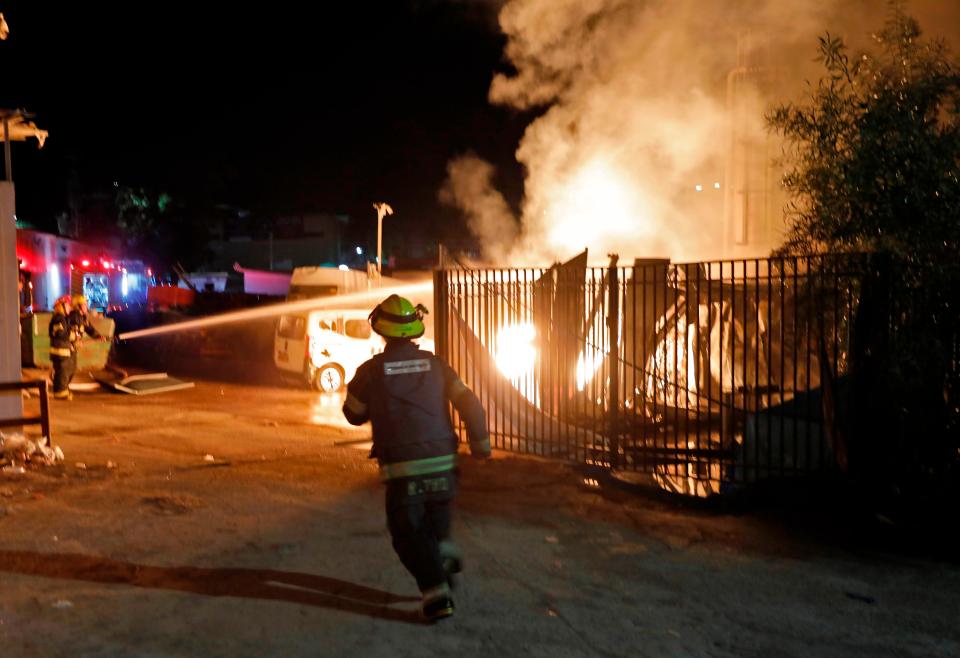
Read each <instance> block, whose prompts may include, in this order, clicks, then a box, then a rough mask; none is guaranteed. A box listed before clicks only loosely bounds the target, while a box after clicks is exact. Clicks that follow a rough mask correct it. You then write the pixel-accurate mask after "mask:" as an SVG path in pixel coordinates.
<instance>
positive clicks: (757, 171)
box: [442, 0, 960, 264]
mask: <svg viewBox="0 0 960 658" xmlns="http://www.w3.org/2000/svg"><path fill="white" fill-rule="evenodd" d="M958 5H960V3H940V2H936V1H934V0H926V1H925V2H914V3H911V4H910V5H908V6H907V7H906V9H907V11H908V12H910V13H911V14H913V15H914V16H916V17H917V18H918V19H919V20H920V24H921V27H923V28H926V29H928V30H929V32H930V35H929V36H934V37H936V36H945V37H946V38H947V40H948V42H953V43H956V42H955V40H954V39H953V37H954V35H955V33H957V32H958V31H960V28H958V26H960V6H958ZM886 11H887V2H885V1H884V0H852V1H851V0H846V1H844V0H803V1H798V2H778V1H777V0H716V1H714V2H705V1H704V0H648V1H644V0H510V1H509V2H507V3H505V4H504V6H503V8H502V9H501V10H500V13H499V23H500V29H501V30H502V31H503V33H504V34H505V35H506V36H507V46H506V51H505V55H506V58H507V59H508V60H509V62H510V63H511V64H512V66H513V69H514V70H513V71H512V72H511V73H509V74H508V73H500V74H497V75H496V76H495V77H494V79H493V82H492V84H491V86H490V90H489V98H490V101H491V102H492V103H496V104H500V105H504V106H509V107H513V108H518V109H528V108H541V109H543V108H545V110H544V111H543V112H542V113H541V114H540V115H539V117H538V118H537V119H536V120H535V121H533V122H532V123H531V124H530V125H529V126H528V127H527V129H526V132H525V134H524V136H523V138H522V140H521V143H520V144H519V146H518V149H517V159H518V161H519V162H520V163H522V164H523V165H524V169H525V171H526V172H527V175H526V180H525V192H524V199H523V202H522V208H521V209H520V210H521V212H520V217H516V218H515V217H513V215H512V213H511V211H510V208H509V207H508V204H507V203H506V202H505V201H504V199H503V197H502V195H500V193H499V192H497V190H496V189H495V188H494V187H493V184H492V181H493V168H492V166H491V165H490V164H488V163H486V162H484V161H483V160H481V159H480V158H479V157H477V156H474V155H468V156H464V157H461V158H458V159H456V160H454V161H452V162H451V163H450V164H449V166H448V174H449V178H448V181H447V183H446V185H445V188H444V190H443V193H442V198H444V199H445V200H446V201H448V202H450V203H452V204H455V205H457V206H458V207H460V208H462V209H463V210H464V212H465V213H466V215H467V217H468V219H469V226H470V229H471V231H473V233H474V234H475V235H476V236H477V237H478V239H479V240H480V241H481V243H482V244H483V247H484V252H485V255H486V256H487V257H488V258H490V259H492V260H496V261H498V262H501V263H502V262H505V261H508V262H512V263H517V264H519V263H532V262H537V263H544V262H550V261H552V260H556V259H563V258H566V257H569V256H571V255H572V254H574V253H576V252H578V251H580V250H582V249H583V248H584V247H588V248H590V250H591V254H592V260H595V259H597V258H603V256H605V255H606V254H607V253H608V252H611V251H616V252H617V253H619V254H621V256H623V257H653V256H666V257H670V258H672V259H674V260H675V261H680V260H692V259H701V258H715V257H724V256H731V255H737V256H741V255H745V251H744V250H745V249H753V250H754V251H766V250H769V249H770V248H771V247H773V246H775V244H772V243H770V240H771V239H773V238H771V237H770V236H775V234H776V231H774V230H773V229H772V228H771V227H770V226H769V224H770V223H771V222H775V221H776V219H775V218H777V217H779V216H780V215H781V204H782V198H780V197H777V196H776V195H774V194H766V193H764V194H762V195H761V194H757V193H756V190H757V189H759V188H761V187H763V189H773V188H774V187H775V185H776V176H773V175H772V174H771V173H770V170H769V169H768V168H766V167H767V165H766V164H761V165H760V166H759V167H758V166H757V165H756V163H757V162H758V161H762V162H763V163H766V162H768V161H770V160H772V159H773V158H774V157H776V156H777V155H778V154H779V151H778V149H779V147H778V145H777V144H773V143H771V142H770V137H769V136H768V134H767V132H766V129H765V126H764V123H763V114H764V112H765V111H766V110H767V109H768V108H769V107H770V106H771V105H772V104H773V103H781V102H785V101H788V100H791V99H798V98H800V97H801V96H802V95H803V93H804V91H805V84H804V81H805V80H816V79H817V78H819V75H820V70H819V68H818V66H817V64H816V63H815V62H814V61H813V60H814V57H815V54H816V52H815V49H816V43H817V42H816V38H817V37H818V36H820V35H822V34H823V32H824V31H826V30H829V31H830V32H831V33H833V34H839V35H842V36H844V37H845V38H846V39H847V40H848V41H849V42H850V43H851V45H852V46H853V47H854V48H856V47H857V46H863V45H866V44H867V42H868V39H869V32H870V31H876V30H879V29H880V28H881V27H882V23H883V18H884V15H885V12H886ZM938 30H939V31H940V32H941V34H938ZM944 30H947V31H948V32H947V33H946V34H942V33H943V31H944ZM950 32H952V33H953V34H951V33H950ZM731 171H733V172H734V174H731ZM738 171H740V172H743V173H741V174H736V172H738ZM735 174H736V175H735ZM737 176H739V178H738V177H737ZM771 176H772V178H771ZM764 186H765V187H764ZM748 193H749V194H750V195H751V196H750V197H749V202H750V204H752V205H751V207H750V208H747V205H748V203H747V198H746V196H745V195H746V194H748ZM758 199H762V201H763V204H764V207H763V208H759V207H757V205H758V201H757V200H758ZM738 212H739V213H741V214H742V216H743V217H745V218H747V217H748V218H749V220H750V223H751V228H750V229H749V231H761V233H757V235H759V236H761V237H758V238H757V239H756V242H755V243H753V244H750V240H752V239H753V237H752V236H753V235H754V234H753V233H748V229H747V228H746V225H747V219H743V220H742V222H743V228H742V235H740V236H739V238H737V236H733V237H731V235H732V234H731V231H734V229H731V228H730V226H728V225H726V224H730V222H731V220H730V218H731V217H734V218H735V217H737V214H736V213H738ZM748 213H749V214H748ZM725 217H726V219H725ZM771 218H774V219H771ZM737 221H740V220H737ZM725 222H726V224H725ZM757 226H759V228H757ZM738 230H739V229H738ZM762 231H765V233H763V232H762ZM763 236H766V237H763ZM738 240H740V242H737V241H738ZM738 244H740V245H742V248H740V247H737V245H738ZM753 255H760V253H755V254H753Z"/></svg>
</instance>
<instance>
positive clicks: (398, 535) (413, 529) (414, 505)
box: [387, 472, 456, 592]
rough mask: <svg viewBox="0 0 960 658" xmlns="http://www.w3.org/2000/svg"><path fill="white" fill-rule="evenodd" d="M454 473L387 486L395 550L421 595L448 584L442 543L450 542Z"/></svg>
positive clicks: (403, 480) (438, 474) (389, 521)
mask: <svg viewBox="0 0 960 658" xmlns="http://www.w3.org/2000/svg"><path fill="white" fill-rule="evenodd" d="M455 486H456V477H455V476H454V474H453V472H447V473H437V474H432V475H425V476H420V477H414V478H399V479H395V480H389V481H388V482H387V527H388V528H389V530H390V537H391V539H392V540H393V549H394V550H395V551H396V552H397V555H398V556H399V557H400V561H401V562H403V566H405V567H406V568H407V571H409V572H410V574H411V575H412V576H413V577H414V578H416V580H417V586H418V587H419V588H420V591H421V592H425V591H427V590H430V589H433V588H435V587H439V586H440V585H443V584H445V583H446V582H447V574H446V572H445V571H444V568H443V557H442V556H441V554H440V542H441V541H449V538H450V513H451V509H450V507H451V503H452V502H453V497H454V488H455Z"/></svg>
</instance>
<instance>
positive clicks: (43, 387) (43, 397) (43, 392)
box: [0, 379, 50, 446]
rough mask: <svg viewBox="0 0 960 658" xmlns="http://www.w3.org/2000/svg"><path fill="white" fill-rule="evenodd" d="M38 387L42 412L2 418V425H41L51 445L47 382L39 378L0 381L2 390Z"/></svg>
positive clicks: (0, 420)
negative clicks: (21, 380)
mask: <svg viewBox="0 0 960 658" xmlns="http://www.w3.org/2000/svg"><path fill="white" fill-rule="evenodd" d="M31 388H35V389H37V395H38V396H39V398H40V414H39V415H37V416H23V417H20V418H0V427H21V426H23V425H39V426H40V432H41V434H42V435H43V437H44V438H45V440H46V445H47V446H49V445H50V402H49V400H48V399H47V382H46V381H45V380H41V379H37V380H30V381H25V382H0V392H7V391H23V390H27V389H31Z"/></svg>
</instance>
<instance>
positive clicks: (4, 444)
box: [0, 432, 63, 474]
mask: <svg viewBox="0 0 960 658" xmlns="http://www.w3.org/2000/svg"><path fill="white" fill-rule="evenodd" d="M47 443H48V439H47V438H46V437H40V438H39V439H36V440H34V439H28V438H27V437H25V436H24V435H23V434H4V433H3V432H0V467H2V470H3V472H4V473H15V474H18V473H25V472H26V469H25V468H24V467H23V464H26V463H28V462H29V463H32V464H39V465H46V466H49V465H51V464H58V463H60V462H62V461H63V451H62V450H60V448H59V447H50V446H49V445H47Z"/></svg>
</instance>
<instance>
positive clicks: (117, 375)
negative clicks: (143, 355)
mask: <svg viewBox="0 0 960 658" xmlns="http://www.w3.org/2000/svg"><path fill="white" fill-rule="evenodd" d="M90 376H91V377H93V379H95V380H96V381H97V382H98V383H99V384H100V385H101V386H105V387H106V388H111V389H113V390H115V391H120V392H121V393H129V394H130V395H151V394H153V393H167V392H169V391H179V390H181V389H184V388H193V386H194V384H193V382H185V381H183V380H182V379H177V378H176V377H171V376H170V375H168V374H167V373H165V372H144V373H136V374H130V373H129V372H127V371H126V370H122V369H120V368H116V367H108V368H106V369H104V370H98V371H97V372H94V373H91V375H90Z"/></svg>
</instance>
